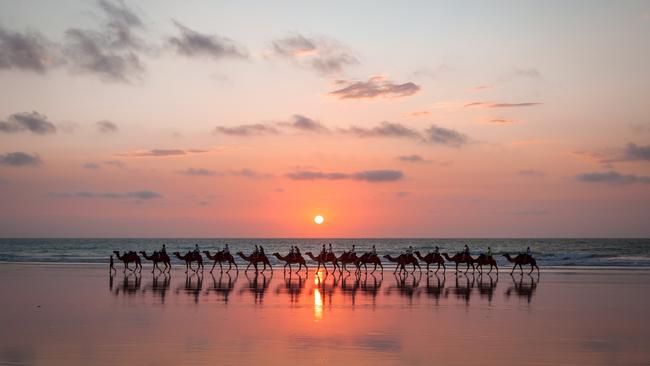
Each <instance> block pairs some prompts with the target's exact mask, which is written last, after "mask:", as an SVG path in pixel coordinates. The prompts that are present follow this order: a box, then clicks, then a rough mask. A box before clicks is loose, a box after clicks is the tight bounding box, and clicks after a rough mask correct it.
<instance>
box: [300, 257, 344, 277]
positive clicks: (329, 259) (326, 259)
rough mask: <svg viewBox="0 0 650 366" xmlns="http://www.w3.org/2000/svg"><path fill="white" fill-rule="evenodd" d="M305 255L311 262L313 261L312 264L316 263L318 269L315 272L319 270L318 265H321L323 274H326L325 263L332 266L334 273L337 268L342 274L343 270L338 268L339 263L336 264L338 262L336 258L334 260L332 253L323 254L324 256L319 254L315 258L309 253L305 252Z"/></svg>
mask: <svg viewBox="0 0 650 366" xmlns="http://www.w3.org/2000/svg"><path fill="white" fill-rule="evenodd" d="M305 254H306V255H307V256H308V257H309V258H311V260H313V261H314V262H318V268H316V272H318V271H319V270H320V265H321V264H322V265H323V268H325V273H327V266H326V265H325V263H330V262H331V263H332V265H333V266H334V270H335V271H336V269H337V268H338V269H339V270H340V271H341V272H343V270H342V269H341V267H340V266H339V263H338V262H339V260H338V258H336V255H334V253H325V254H323V253H321V254H319V255H318V256H316V257H314V255H313V254H312V253H311V252H307V253H305Z"/></svg>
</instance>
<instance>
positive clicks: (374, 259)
mask: <svg viewBox="0 0 650 366" xmlns="http://www.w3.org/2000/svg"><path fill="white" fill-rule="evenodd" d="M357 263H358V264H357V267H358V268H359V270H361V265H362V264H363V268H364V269H365V270H366V272H368V264H374V265H375V268H374V269H373V270H372V272H370V274H373V273H375V271H376V270H377V265H379V268H381V273H384V266H382V265H381V259H379V256H378V255H377V254H375V253H364V254H362V255H361V257H359V259H358V260H357Z"/></svg>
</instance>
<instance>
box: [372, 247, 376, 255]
mask: <svg viewBox="0 0 650 366" xmlns="http://www.w3.org/2000/svg"><path fill="white" fill-rule="evenodd" d="M372 255H377V249H375V245H374V244H373V245H372Z"/></svg>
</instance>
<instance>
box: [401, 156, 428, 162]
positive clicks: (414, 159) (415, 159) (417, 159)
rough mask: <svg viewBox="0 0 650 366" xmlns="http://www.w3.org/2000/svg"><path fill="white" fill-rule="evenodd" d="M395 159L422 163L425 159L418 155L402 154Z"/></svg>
mask: <svg viewBox="0 0 650 366" xmlns="http://www.w3.org/2000/svg"><path fill="white" fill-rule="evenodd" d="M397 160H399V161H403V162H406V163H424V162H426V160H425V159H424V158H423V157H421V156H420V155H402V156H398V157H397Z"/></svg>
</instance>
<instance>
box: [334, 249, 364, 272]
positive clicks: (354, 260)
mask: <svg viewBox="0 0 650 366" xmlns="http://www.w3.org/2000/svg"><path fill="white" fill-rule="evenodd" d="M337 260H338V261H339V262H340V264H339V268H340V270H341V271H343V270H345V271H346V272H348V273H349V272H350V271H349V270H348V268H347V266H346V265H347V264H354V266H355V267H356V269H355V273H356V272H359V270H360V269H359V257H357V253H351V252H343V254H341V256H340V257H338V258H337Z"/></svg>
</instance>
